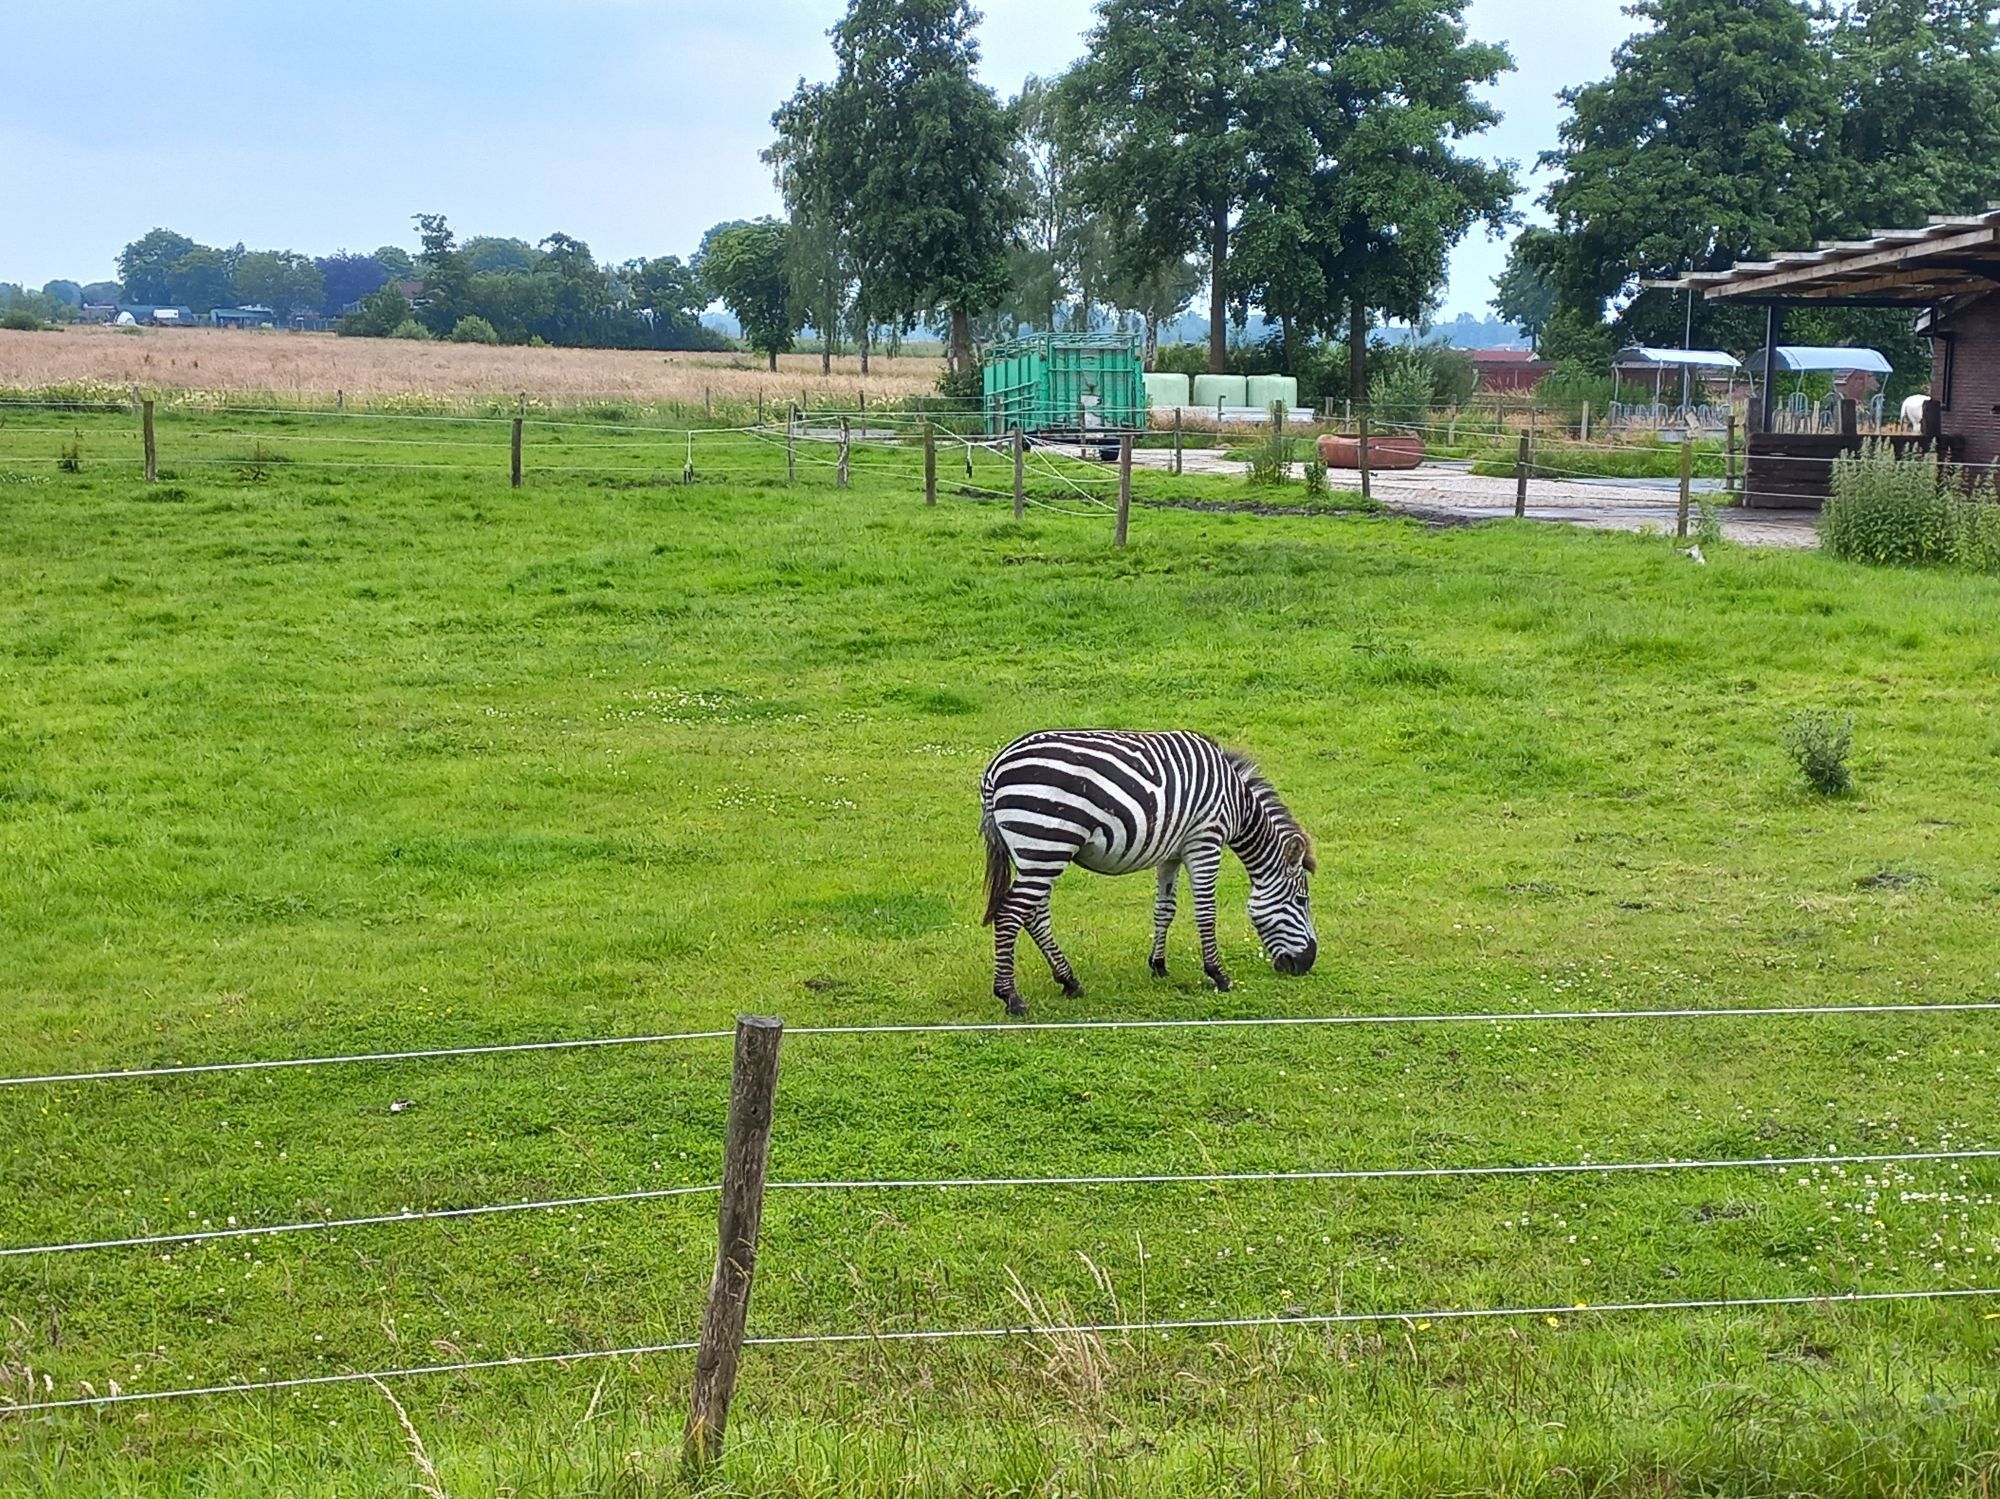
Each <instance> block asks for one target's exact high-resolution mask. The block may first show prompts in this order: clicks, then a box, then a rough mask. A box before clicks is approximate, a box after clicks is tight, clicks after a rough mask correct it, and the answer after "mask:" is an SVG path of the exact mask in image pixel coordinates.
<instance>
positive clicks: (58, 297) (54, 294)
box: [42, 281, 83, 307]
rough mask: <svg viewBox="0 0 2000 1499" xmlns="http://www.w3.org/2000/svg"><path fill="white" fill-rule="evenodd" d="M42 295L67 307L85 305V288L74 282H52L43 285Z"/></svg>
mask: <svg viewBox="0 0 2000 1499" xmlns="http://www.w3.org/2000/svg"><path fill="white" fill-rule="evenodd" d="M42 295H43V296H45V297H49V298H52V299H53V300H55V301H57V302H61V303H62V304H63V305H64V306H65V307H81V306H82V305H83V288H82V287H81V286H80V285H78V284H77V283H76V282H74V281H50V282H47V283H45V284H44V285H43V287H42Z"/></svg>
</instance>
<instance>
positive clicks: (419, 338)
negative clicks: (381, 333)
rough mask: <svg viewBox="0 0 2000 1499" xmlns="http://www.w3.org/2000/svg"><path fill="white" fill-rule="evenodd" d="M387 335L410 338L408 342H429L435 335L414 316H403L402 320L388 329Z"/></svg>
mask: <svg viewBox="0 0 2000 1499" xmlns="http://www.w3.org/2000/svg"><path fill="white" fill-rule="evenodd" d="M389 336H390V337H391V338H406V339H408V340H410V342H412V343H425V344H427V343H429V342H431V340H432V339H434V338H435V337H436V336H437V335H436V334H434V333H432V332H431V330H430V329H428V328H426V327H425V326H424V325H423V324H422V323H420V322H418V321H417V320H416V319H415V318H413V317H411V318H404V319H403V321H402V322H400V323H398V324H396V326H395V327H394V328H392V329H390V330H389Z"/></svg>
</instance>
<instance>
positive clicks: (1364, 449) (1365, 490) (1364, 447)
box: [1355, 406, 1374, 500]
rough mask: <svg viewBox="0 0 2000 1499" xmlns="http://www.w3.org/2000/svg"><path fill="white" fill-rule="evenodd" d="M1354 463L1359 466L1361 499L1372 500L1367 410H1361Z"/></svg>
mask: <svg viewBox="0 0 2000 1499" xmlns="http://www.w3.org/2000/svg"><path fill="white" fill-rule="evenodd" d="M1356 446H1357V450H1358V451H1357V454H1356V460H1355V461H1356V462H1358V463H1359V464H1360V465H1361V498H1362V499H1364V500H1367V499H1372V498H1374V496H1373V495H1372V493H1371V492H1370V486H1369V476H1368V408H1367V407H1365V406H1364V407H1362V409H1361V437H1360V440H1359V442H1358V443H1357V445H1356Z"/></svg>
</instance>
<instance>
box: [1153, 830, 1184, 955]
mask: <svg viewBox="0 0 2000 1499" xmlns="http://www.w3.org/2000/svg"><path fill="white" fill-rule="evenodd" d="M1157 873H1158V875H1159V889H1158V893H1157V894H1156V895H1155V896H1154V897H1153V977H1154V978H1156V979H1163V978H1165V977H1166V976H1167V928H1168V927H1170V926H1172V925H1173V924H1174V887H1175V886H1176V885H1178V884H1179V883H1180V878H1181V864H1180V860H1178V859H1172V860H1169V861H1168V862H1167V863H1165V864H1162V865H1161V866H1160V867H1159V869H1158V871H1157Z"/></svg>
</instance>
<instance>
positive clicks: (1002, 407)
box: [986, 333, 1146, 437]
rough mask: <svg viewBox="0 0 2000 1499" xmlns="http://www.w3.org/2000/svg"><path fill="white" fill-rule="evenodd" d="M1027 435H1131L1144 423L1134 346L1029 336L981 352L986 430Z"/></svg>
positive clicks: (1115, 340) (1102, 338)
mask: <svg viewBox="0 0 2000 1499" xmlns="http://www.w3.org/2000/svg"><path fill="white" fill-rule="evenodd" d="M1016 425H1019V427H1020V428H1021V430H1022V431H1023V432H1025V433H1028V434H1030V435H1039V436H1044V437H1056V436H1082V435H1084V434H1087V433H1093V434H1094V433H1099V432H1107V433H1117V432H1138V431H1141V430H1143V429H1144V427H1145V425H1146V383H1145V364H1144V361H1143V360H1142V359H1141V358H1140V354H1139V340H1138V339H1136V338H1126V337H1121V336H1118V335H1114V334H1104V333H1037V334H1034V335H1032V336H1030V337H1028V338H1017V339H1014V340H1013V341H1012V342H1010V343H1004V344H997V345H995V346H994V347H992V348H989V349H988V350H987V351H986V430H987V431H989V432H1005V431H1008V430H1009V429H1011V428H1012V427H1014V426H1016Z"/></svg>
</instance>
